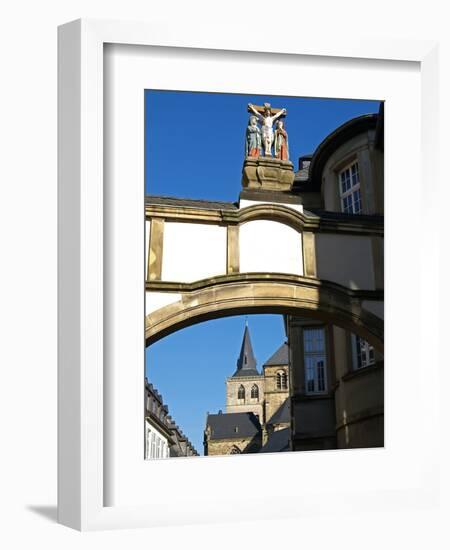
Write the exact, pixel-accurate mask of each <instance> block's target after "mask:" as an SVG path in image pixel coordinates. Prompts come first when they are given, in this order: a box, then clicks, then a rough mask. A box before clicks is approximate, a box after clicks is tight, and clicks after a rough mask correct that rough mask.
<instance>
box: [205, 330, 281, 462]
mask: <svg viewBox="0 0 450 550" xmlns="http://www.w3.org/2000/svg"><path fill="white" fill-rule="evenodd" d="M288 364H289V352H288V346H287V344H286V343H284V344H283V345H282V346H281V347H280V348H279V349H278V350H277V351H276V352H275V353H274V354H273V355H272V357H270V358H269V359H268V360H267V361H266V363H265V364H264V365H263V369H262V372H259V371H258V368H257V364H256V359H255V355H254V353H253V347H252V342H251V339H250V331H249V328H248V325H247V324H246V326H245V330H244V336H243V339H242V346H241V352H240V354H239V358H238V360H237V366H236V371H235V372H234V374H233V375H232V376H230V377H229V378H227V380H226V388H227V389H226V412H225V413H223V412H222V411H219V413H218V414H208V415H207V419H206V428H205V432H204V451H205V455H224V454H240V453H258V452H278V451H287V450H289V423H290V413H289V399H288V398H289V374H288Z"/></svg>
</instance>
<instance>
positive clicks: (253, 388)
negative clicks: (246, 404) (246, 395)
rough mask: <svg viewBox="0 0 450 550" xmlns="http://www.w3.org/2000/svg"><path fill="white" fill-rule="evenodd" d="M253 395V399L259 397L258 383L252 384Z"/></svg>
mask: <svg viewBox="0 0 450 550" xmlns="http://www.w3.org/2000/svg"><path fill="white" fill-rule="evenodd" d="M251 396H252V399H259V388H258V386H257V385H256V384H253V386H252V393H251Z"/></svg>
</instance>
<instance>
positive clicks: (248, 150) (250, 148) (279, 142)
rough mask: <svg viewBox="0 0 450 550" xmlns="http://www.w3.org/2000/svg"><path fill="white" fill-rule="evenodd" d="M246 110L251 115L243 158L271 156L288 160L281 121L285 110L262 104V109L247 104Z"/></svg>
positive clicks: (285, 134) (286, 142)
mask: <svg viewBox="0 0 450 550" xmlns="http://www.w3.org/2000/svg"><path fill="white" fill-rule="evenodd" d="M247 109H248V112H249V113H252V114H251V116H250V118H249V121H248V126H247V131H246V140H245V156H246V157H260V156H265V157H272V156H273V157H275V158H277V159H280V160H289V145H288V134H287V132H286V130H285V128H284V122H283V120H282V117H285V116H286V114H287V111H286V109H274V108H272V107H271V105H270V103H264V105H263V106H262V107H260V106H258V105H252V104H251V103H249V104H248V107H247ZM258 123H259V125H258ZM274 124H276V127H275V130H274V129H273V125H274ZM272 148H273V154H272ZM263 151H264V154H263Z"/></svg>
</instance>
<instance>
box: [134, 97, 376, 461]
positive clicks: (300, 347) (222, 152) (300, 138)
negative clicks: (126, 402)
mask: <svg viewBox="0 0 450 550" xmlns="http://www.w3.org/2000/svg"><path fill="white" fill-rule="evenodd" d="M144 129H145V156H144V158H145V182H143V188H144V187H145V213H144V216H143V218H144V220H145V221H144V220H143V223H145V237H146V238H145V251H144V252H143V253H144V254H145V266H146V272H145V275H144V281H143V283H144V284H143V286H144V287H145V290H144V292H143V299H144V300H145V348H146V349H145V375H144V379H143V385H144V392H145V410H144V414H143V437H144V441H145V444H144V448H145V457H144V458H145V459H148V460H153V459H165V458H175V457H199V456H224V455H241V454H252V455H255V454H258V453H278V452H290V451H321V450H332V449H360V448H376V447H383V446H384V360H383V359H384V355H383V353H384V348H383V340H384V321H383V319H384V102H383V101H381V100H376V99H374V100H361V99H357V98H355V99H352V98H349V99H333V98H318V97H291V96H272V95H260V94H259V95H244V94H225V93H209V92H187V91H176V90H152V89H147V90H145V121H144Z"/></svg>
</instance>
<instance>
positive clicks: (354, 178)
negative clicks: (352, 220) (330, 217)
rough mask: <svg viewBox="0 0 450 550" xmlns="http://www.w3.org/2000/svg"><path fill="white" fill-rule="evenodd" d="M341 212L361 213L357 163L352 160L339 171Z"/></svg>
mask: <svg viewBox="0 0 450 550" xmlns="http://www.w3.org/2000/svg"><path fill="white" fill-rule="evenodd" d="M339 190H340V196H341V208H342V212H345V213H346V214H362V205H361V189H360V182H359V168H358V163H357V162H354V163H353V164H351V165H350V166H348V167H347V168H345V169H344V170H342V172H340V173H339Z"/></svg>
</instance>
